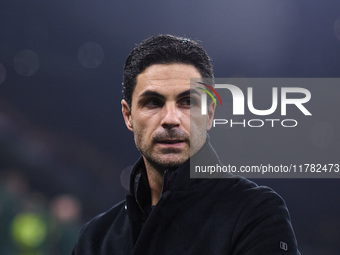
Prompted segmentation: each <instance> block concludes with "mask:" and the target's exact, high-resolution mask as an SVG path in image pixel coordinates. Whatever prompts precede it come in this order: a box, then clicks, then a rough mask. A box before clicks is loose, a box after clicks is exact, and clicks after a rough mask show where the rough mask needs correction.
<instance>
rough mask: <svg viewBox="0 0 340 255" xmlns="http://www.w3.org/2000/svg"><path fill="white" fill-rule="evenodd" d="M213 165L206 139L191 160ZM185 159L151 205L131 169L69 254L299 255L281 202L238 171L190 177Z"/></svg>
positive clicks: (138, 173) (142, 175)
mask: <svg viewBox="0 0 340 255" xmlns="http://www.w3.org/2000/svg"><path fill="white" fill-rule="evenodd" d="M193 159H196V160H197V161H199V162H201V161H203V162H205V164H209V163H211V164H215V165H216V163H219V160H218V157H217V156H216V154H215V152H214V150H213V148H212V147H211V146H210V144H209V143H208V142H207V143H206V144H205V145H204V146H203V147H202V149H201V150H200V151H199V152H198V153H197V154H196V155H195V156H194V157H193ZM189 165H190V160H188V162H186V163H185V164H183V165H182V166H180V167H179V168H178V169H176V170H175V171H171V172H166V173H165V175H164V185H163V192H162V196H161V198H160V200H159V202H158V203H157V205H156V206H155V207H154V208H151V206H150V204H151V195H150V189H149V185H148V181H147V176H146V170H145V166H144V163H143V160H142V159H140V160H139V161H138V162H137V163H136V164H135V166H134V169H133V172H132V175H131V184H130V189H131V191H130V194H128V195H127V197H126V200H125V201H123V202H121V203H119V204H117V205H115V206H114V207H113V208H111V209H110V210H109V211H107V212H105V213H103V214H101V215H99V216H97V217H95V218H94V219H93V220H91V221H90V222H88V223H87V224H86V225H85V226H84V227H83V229H82V230H81V233H80V236H79V239H78V242H77V244H76V245H75V248H74V250H73V253H72V254H73V255H123V254H124V255H126V254H134V255H153V254H155V255H162V254H167V255H170V254H173V255H182V254H199V255H201V254H209V255H221V254H225V255H274V254H275V255H279V254H282V255H293V254H294V255H298V254H300V253H299V252H298V250H297V243H296V239H295V236H294V232H293V229H292V226H291V223H290V217H289V213H288V210H287V207H286V205H285V202H284V201H283V199H282V198H281V197H280V196H279V195H278V194H277V193H275V192H274V191H273V190H271V189H270V188H267V187H259V186H257V185H256V184H255V183H253V182H251V181H249V180H247V179H245V178H242V177H236V176H230V178H227V179H190V173H189Z"/></svg>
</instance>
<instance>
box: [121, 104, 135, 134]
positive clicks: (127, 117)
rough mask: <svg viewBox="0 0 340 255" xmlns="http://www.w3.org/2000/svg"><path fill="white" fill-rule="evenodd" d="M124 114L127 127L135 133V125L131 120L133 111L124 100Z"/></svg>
mask: <svg viewBox="0 0 340 255" xmlns="http://www.w3.org/2000/svg"><path fill="white" fill-rule="evenodd" d="M122 113H123V117H124V121H125V125H126V127H127V128H128V129H129V130H130V131H132V132H133V125H132V119H131V109H130V106H129V104H128V103H127V102H126V101H125V100H124V99H123V100H122Z"/></svg>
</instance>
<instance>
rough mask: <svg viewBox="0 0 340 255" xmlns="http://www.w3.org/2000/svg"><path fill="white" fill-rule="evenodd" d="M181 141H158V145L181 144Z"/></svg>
mask: <svg viewBox="0 0 340 255" xmlns="http://www.w3.org/2000/svg"><path fill="white" fill-rule="evenodd" d="M183 142H184V141H183V140H161V141H158V143H164V144H176V143H183Z"/></svg>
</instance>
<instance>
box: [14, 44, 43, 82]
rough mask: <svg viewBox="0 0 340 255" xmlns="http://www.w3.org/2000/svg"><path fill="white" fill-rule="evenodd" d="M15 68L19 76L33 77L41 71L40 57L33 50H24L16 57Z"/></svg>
mask: <svg viewBox="0 0 340 255" xmlns="http://www.w3.org/2000/svg"><path fill="white" fill-rule="evenodd" d="M13 66H14V69H15V71H16V72H17V73H18V74H19V75H21V76H32V75H34V74H35V73H36V72H37V71H38V70H39V66H40V60H39V56H38V55H37V54H36V53H35V52H33V51H31V50H22V51H20V52H18V53H17V54H16V55H15V57H14V60H13Z"/></svg>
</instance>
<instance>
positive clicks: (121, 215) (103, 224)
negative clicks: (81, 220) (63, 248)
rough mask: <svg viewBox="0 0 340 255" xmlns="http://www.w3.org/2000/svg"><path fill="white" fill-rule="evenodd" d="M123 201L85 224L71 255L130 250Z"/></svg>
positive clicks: (127, 223) (128, 229)
mask: <svg viewBox="0 0 340 255" xmlns="http://www.w3.org/2000/svg"><path fill="white" fill-rule="evenodd" d="M125 204H126V202H125V201H122V202H120V203H118V204H116V205H115V206H113V207H112V208H111V209H109V210H108V211H106V212H104V213H102V214H99V215H98V216H96V217H94V218H93V219H92V220H90V221H89V222H87V223H86V224H85V225H84V226H83V227H82V229H81V231H80V233H79V238H78V240H77V243H76V245H75V247H74V249H73V253H72V254H81V255H87V254H88V255H90V254H98V255H99V254H108V253H106V252H104V251H106V250H110V251H115V250H117V254H120V253H119V252H118V251H119V249H120V250H123V249H126V250H129V249H130V225H129V219H128V215H127V212H126V210H125Z"/></svg>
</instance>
